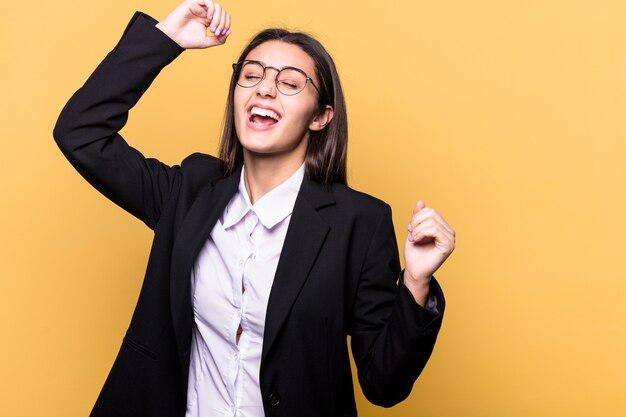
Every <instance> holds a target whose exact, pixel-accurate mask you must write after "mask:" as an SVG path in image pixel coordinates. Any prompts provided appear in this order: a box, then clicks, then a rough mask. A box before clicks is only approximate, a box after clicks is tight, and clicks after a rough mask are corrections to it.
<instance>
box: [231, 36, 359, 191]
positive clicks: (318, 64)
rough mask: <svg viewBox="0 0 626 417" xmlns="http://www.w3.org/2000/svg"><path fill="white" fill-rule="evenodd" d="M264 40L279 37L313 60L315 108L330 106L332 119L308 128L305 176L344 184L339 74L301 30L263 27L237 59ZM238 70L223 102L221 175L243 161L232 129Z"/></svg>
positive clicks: (345, 141)
mask: <svg viewBox="0 0 626 417" xmlns="http://www.w3.org/2000/svg"><path fill="white" fill-rule="evenodd" d="M268 41H281V42H285V43H289V44H292V45H296V46H298V47H300V49H302V50H303V51H304V52H306V53H307V54H308V55H309V56H310V57H311V59H313V62H314V63H315V75H316V76H317V79H318V84H319V85H317V87H318V89H319V95H318V102H317V111H318V112H322V111H324V109H325V108H326V106H327V105H330V106H331V107H332V108H333V112H334V116H333V119H332V120H331V121H330V123H328V125H326V126H325V127H324V128H323V129H322V130H320V131H310V132H309V133H310V136H309V143H308V146H307V150H306V156H305V159H304V164H305V173H306V175H307V177H309V178H310V179H312V180H313V181H316V182H318V183H320V184H330V183H333V182H339V183H343V184H346V182H347V180H346V155H347V148H348V117H347V113H346V103H345V101H344V97H343V90H342V89H341V82H340V81H339V74H337V69H336V68H335V63H334V61H333V59H332V58H331V56H330V54H329V53H328V52H327V51H326V49H324V47H323V46H322V44H321V43H320V42H319V41H317V40H316V39H314V38H313V37H311V36H310V35H307V34H305V33H301V32H289V31H288V30H285V29H266V30H264V31H262V32H259V33H258V34H257V35H256V36H255V37H254V38H252V40H251V41H250V43H249V44H248V46H246V47H245V48H244V50H243V52H241V55H240V56H239V59H238V60H237V62H239V61H242V60H244V59H245V58H246V57H247V56H248V54H249V53H250V52H251V51H252V50H253V49H254V48H256V47H257V46H259V45H261V44H263V43H265V42H268ZM237 77H238V74H235V73H233V76H232V78H231V80H230V88H229V91H228V101H227V103H226V115H225V117H224V131H223V133H222V140H221V143H220V152H219V156H220V159H221V160H222V164H223V172H224V175H229V174H231V173H232V172H233V171H234V170H235V169H236V168H237V167H238V166H239V165H240V164H241V163H243V149H242V146H241V143H240V142H239V138H238V137H237V132H236V130H235V118H234V91H235V87H236V85H237Z"/></svg>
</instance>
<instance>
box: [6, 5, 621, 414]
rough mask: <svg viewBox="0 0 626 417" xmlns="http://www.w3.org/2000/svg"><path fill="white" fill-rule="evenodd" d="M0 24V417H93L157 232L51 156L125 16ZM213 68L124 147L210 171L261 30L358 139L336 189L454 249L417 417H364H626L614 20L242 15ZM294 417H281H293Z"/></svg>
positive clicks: (541, 12)
mask: <svg viewBox="0 0 626 417" xmlns="http://www.w3.org/2000/svg"><path fill="white" fill-rule="evenodd" d="M175 4H176V3H175V2H170V1H167V2H166V1H158V2H156V1H151V2H149V1H134V0H125V1H119V0H112V1H107V2H89V3H87V2H83V3H80V2H76V1H69V0H59V1H56V2H39V3H37V2H35V3H33V2H17V1H13V2H9V3H8V4H4V5H3V7H2V12H1V14H0V40H1V52H2V64H1V65H0V87H1V88H0V97H1V98H0V126H2V134H1V139H0V158H1V161H2V175H1V176H0V178H1V181H2V182H1V183H0V192H1V195H2V204H1V206H0V210H1V214H0V253H1V254H2V255H1V256H2V258H1V263H0V280H1V281H0V285H1V288H0V330H1V332H2V341H1V342H0V415H2V416H29V417H30V416H46V417H48V416H64V417H67V416H85V415H87V414H88V412H89V410H90V409H91V407H92V405H93V403H94V401H95V399H96V397H97V395H98V393H99V391H100V388H101V386H102V384H103V382H104V380H105V377H106V375H107V373H108V371H109V369H110V366H111V365H112V363H113V359H114V357H115V354H116V353H117V350H118V347H119V345H120V343H121V339H122V337H123V334H124V332H125V329H126V326H127V324H128V322H129V319H130V316H131V313H132V310H133V307H134V303H135V301H136V298H137V295H138V292H139V288H140V285H141V279H142V277H143V272H144V267H145V264H146V261H147V256H148V251H149V249H150V242H151V232H150V231H149V230H148V229H147V228H146V227H145V226H144V225H143V224H142V223H141V222H140V221H138V220H136V219H134V218H133V217H131V216H130V215H128V214H127V213H125V212H124V211H122V210H121V209H119V208H117V207H116V206H114V205H113V204H112V203H110V202H108V201H107V200H106V199H104V198H103V197H102V196H100V195H99V194H98V193H97V192H96V191H94V190H93V189H92V188H91V187H90V186H89V185H88V184H87V183H86V182H85V181H84V180H83V179H82V178H81V177H80V176H79V175H78V174H77V173H76V172H74V170H73V169H72V168H71V166H70V165H69V163H68V162H67V161H66V160H65V159H64V158H63V156H62V155H61V153H60V151H59V150H58V149H57V148H56V145H55V144H54V142H53V140H52V128H53V125H54V122H55V120H56V117H57V115H58V113H59V112H60V110H61V108H62V106H63V105H64V103H65V102H66V101H67V100H68V99H69V97H70V95H71V94H72V93H73V92H74V91H75V90H76V89H77V88H78V87H79V86H80V85H82V83H83V82H84V80H85V79H86V78H87V76H88V75H89V74H90V73H91V71H92V70H93V69H94V68H95V67H96V65H97V64H98V63H99V62H100V60H101V59H102V58H103V57H104V55H105V54H106V53H107V52H108V51H109V50H110V49H112V48H113V46H114V45H115V43H116V42H117V40H118V39H119V37H120V36H121V33H122V31H123V29H124V27H125V26H126V23H127V21H128V20H129V19H130V17H131V15H132V13H133V12H134V11H135V10H142V11H144V12H147V13H149V14H151V15H152V16H154V17H155V18H157V19H160V18H162V17H164V16H165V15H166V13H167V12H168V11H169V10H170V9H171V8H173V7H174V6H175ZM226 5H227V8H228V10H230V11H231V13H232V15H233V34H232V36H231V38H230V39H229V41H228V42H227V44H226V45H225V46H223V47H220V48H215V49H211V50H208V51H188V52H185V53H184V54H183V55H182V56H181V57H180V58H179V59H178V60H177V61H176V62H175V63H174V64H172V65H171V66H170V67H168V68H167V69H166V70H165V71H164V72H163V73H162V74H161V76H160V77H159V78H158V79H157V81H156V82H155V84H154V85H153V86H152V88H151V89H150V90H149V91H148V93H147V94H146V95H145V97H144V98H143V100H142V101H141V102H140V103H139V105H138V106H137V107H136V109H135V110H134V111H133V112H132V113H131V119H130V123H129V125H128V126H127V127H126V128H125V129H124V131H123V134H124V135H125V137H126V138H127V139H128V141H129V142H130V143H131V144H132V145H134V146H135V147H137V148H139V149H140V150H142V151H143V152H144V154H146V155H149V156H155V157H158V158H160V159H161V160H163V161H166V162H168V163H172V164H174V163H178V162H179V161H181V160H182V158H183V157H184V156H186V155H187V154H189V153H191V152H194V151H204V152H209V153H214V152H215V149H216V146H217V137H218V136H219V132H220V125H221V120H222V116H223V108H224V102H225V98H226V86H227V83H228V78H229V75H230V63H231V62H233V61H234V60H235V58H236V57H237V55H238V53H239V51H240V50H241V48H242V47H243V46H244V44H245V42H246V40H247V39H249V38H250V37H251V36H252V35H253V33H254V32H256V31H257V30H259V29H261V28H264V27H267V26H272V25H286V26H288V27H290V28H295V29H303V30H306V31H309V32H312V33H313V34H315V35H317V36H318V37H319V39H320V40H321V41H322V42H323V43H324V44H325V45H326V46H327V48H328V49H329V50H330V51H331V53H332V54H333V56H334V57H335V59H336V61H337V64H338V67H339V70H340V73H341V75H342V80H343V83H344V86H345V91H346V94H347V101H348V110H349V115H350V137H351V139H350V152H349V179H350V182H351V185H352V186H353V187H355V188H358V189H361V190H363V191H365V192H368V193H370V194H374V195H376V196H378V197H380V198H382V199H384V200H386V201H387V202H389V203H390V204H391V205H392V207H393V208H394V216H395V221H396V229H397V232H398V236H399V238H400V239H401V240H402V239H403V238H404V232H403V231H404V228H405V225H406V223H407V221H408V217H409V215H410V212H411V209H412V207H413V204H414V202H415V200H416V199H418V198H423V199H425V200H426V202H427V203H428V204H430V205H432V206H434V207H435V208H436V209H437V210H438V211H439V212H441V213H442V214H443V215H444V217H445V218H446V219H447V220H448V221H449V222H450V223H451V224H452V225H453V226H454V227H455V229H456V230H457V235H458V243H457V250H456V252H455V253H454V254H453V256H452V257H451V258H450V260H449V261H448V262H447V263H446V265H445V266H444V267H443V268H442V270H441V271H439V273H438V274H437V275H438V278H439V279H440V281H441V282H442V285H443V286H444V290H445V293H446V296H447V300H448V309H447V312H446V318H445V320H444V325H443V329H442V331H441V334H440V337H439V341H438V343H437V346H436V348H435V352H434V354H433V356H432V359H431V360H430V362H429V364H428V365H427V368H426V369H425V371H424V373H423V374H422V376H421V377H420V379H419V380H418V382H417V383H416V385H415V387H414V390H413V393H412V395H411V396H410V398H409V399H408V400H407V401H405V402H404V403H402V404H400V405H399V406H397V407H395V408H393V409H390V410H386V409H381V408H377V407H374V406H371V405H369V404H367V403H366V402H365V400H364V399H363V398H362V396H361V393H360V389H358V388H357V393H358V398H357V401H358V403H359V404H358V405H359V409H360V415H361V416H365V417H373V416H390V417H391V416H398V417H399V416H407V417H408V416H433V417H437V416H446V417H447V416H477V417H485V416H494V417H500V416H502V417H515V416H592V415H593V416H596V415H597V416H623V415H626V303H624V296H625V295H626V256H625V255H626V221H625V215H624V213H626V190H625V186H626V184H625V179H626V164H625V161H624V160H625V157H626V144H625V142H626V141H625V138H626V3H625V2H623V1H619V0H616V1H607V0H604V1H602V0H597V1H589V0H584V1H581V0H567V1H565V0H559V1H545V0H544V1H534V0H530V1H523V2H522V1H502V0H471V1H454V0H452V1H434V0H432V1H424V0H411V1H409V0H404V1H393V0H388V1H383V2H380V1H365V0H362V1H337V0H332V1H327V0H318V1H310V2H306V3H304V2H298V1H287V0H285V1H278V0H264V1H254V2H253V1H242V0H232V1H230V2H228V3H226ZM294 417H296V416H294Z"/></svg>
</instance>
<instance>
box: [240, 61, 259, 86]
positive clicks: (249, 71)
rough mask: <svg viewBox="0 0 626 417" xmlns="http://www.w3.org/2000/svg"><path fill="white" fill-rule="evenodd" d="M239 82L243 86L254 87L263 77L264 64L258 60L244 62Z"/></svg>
mask: <svg viewBox="0 0 626 417" xmlns="http://www.w3.org/2000/svg"><path fill="white" fill-rule="evenodd" d="M240 65H241V72H240V73H239V80H238V81H237V84H239V85H240V86H242V87H253V86H255V85H256V84H258V83H259V81H261V80H262V79H263V66H261V64H259V63H257V62H248V61H245V62H242V63H241V64H240Z"/></svg>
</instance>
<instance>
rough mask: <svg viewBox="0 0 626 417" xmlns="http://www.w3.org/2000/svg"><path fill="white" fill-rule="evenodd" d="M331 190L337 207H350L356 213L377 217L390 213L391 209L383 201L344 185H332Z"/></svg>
mask: <svg viewBox="0 0 626 417" xmlns="http://www.w3.org/2000/svg"><path fill="white" fill-rule="evenodd" d="M331 189H332V193H333V196H334V198H335V202H336V204H337V205H338V206H344V207H350V208H351V209H352V210H354V211H355V212H357V213H363V214H365V213H371V214H374V215H379V216H380V215H381V214H384V213H387V212H389V213H390V212H391V207H390V206H389V204H387V203H386V202H384V201H383V200H381V199H379V198H377V197H374V196H372V195H370V194H367V193H364V192H362V191H358V190H355V189H354V188H351V187H349V186H347V185H345V184H332V185H331Z"/></svg>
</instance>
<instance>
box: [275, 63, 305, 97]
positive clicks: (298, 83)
mask: <svg viewBox="0 0 626 417" xmlns="http://www.w3.org/2000/svg"><path fill="white" fill-rule="evenodd" d="M305 86H306V75H304V74H303V73H301V72H300V71H298V70H295V69H291V68H284V69H283V70H281V71H280V73H279V74H278V90H280V92H281V93H283V94H285V95H293V94H297V93H299V92H300V91H302V89H304V87H305Z"/></svg>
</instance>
